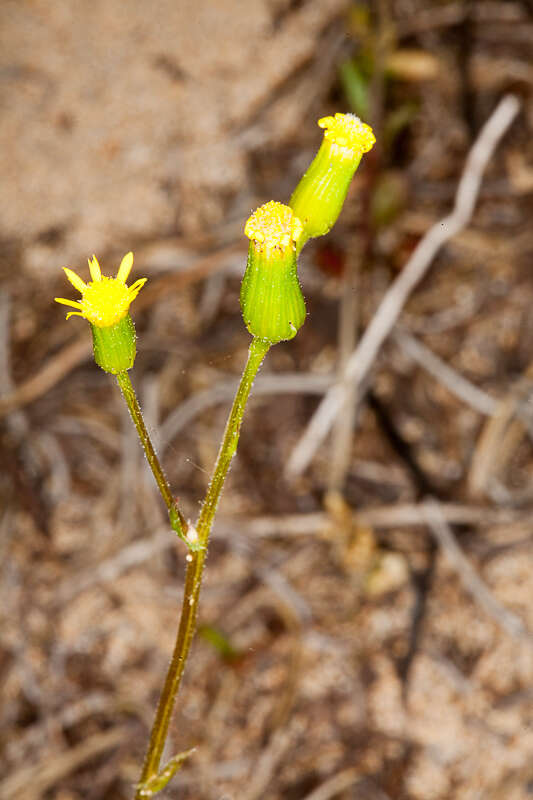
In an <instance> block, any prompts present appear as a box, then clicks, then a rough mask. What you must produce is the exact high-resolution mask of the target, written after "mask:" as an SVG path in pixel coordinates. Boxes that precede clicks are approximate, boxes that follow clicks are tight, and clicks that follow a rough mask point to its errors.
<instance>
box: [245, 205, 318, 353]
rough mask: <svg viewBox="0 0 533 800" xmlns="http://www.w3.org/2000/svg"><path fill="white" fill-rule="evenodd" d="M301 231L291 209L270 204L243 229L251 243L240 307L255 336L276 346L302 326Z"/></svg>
mask: <svg viewBox="0 0 533 800" xmlns="http://www.w3.org/2000/svg"><path fill="white" fill-rule="evenodd" d="M302 230H303V226H302V223H301V221H300V220H299V219H298V217H296V216H295V214H294V212H293V211H292V209H291V208H289V206H285V205H283V203H277V202H275V201H273V200H272V201H271V202H270V203H266V204H265V205H264V206H261V207H260V208H258V209H257V211H255V212H254V213H253V214H252V216H251V217H250V219H249V220H248V222H247V223H246V225H245V228H244V232H245V234H246V236H248V238H249V239H250V247H249V249H248V264H247V266H246V272H245V274H244V278H243V281H242V286H241V308H242V313H243V317H244V321H245V323H246V327H247V328H248V330H249V331H250V333H251V334H252V335H253V336H257V337H258V338H260V339H264V340H265V341H268V342H270V343H271V344H275V343H276V342H281V341H283V340H285V339H292V337H293V336H295V335H296V333H297V332H298V329H299V328H301V326H302V325H303V323H304V321H305V302H304V299H303V296H302V291H301V289H300V285H299V283H298V276H297V274H296V245H297V242H298V239H299V238H300V236H301V234H302Z"/></svg>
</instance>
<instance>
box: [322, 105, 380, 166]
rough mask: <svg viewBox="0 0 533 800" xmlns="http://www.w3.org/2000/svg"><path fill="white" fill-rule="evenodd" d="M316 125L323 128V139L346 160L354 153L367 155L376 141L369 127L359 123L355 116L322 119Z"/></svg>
mask: <svg viewBox="0 0 533 800" xmlns="http://www.w3.org/2000/svg"><path fill="white" fill-rule="evenodd" d="M318 125H319V127H320V128H324V138H325V139H327V140H328V141H329V142H331V144H332V145H333V146H336V148H338V151H339V155H343V156H344V157H346V158H348V157H349V158H352V157H353V156H354V154H356V153H368V151H369V150H372V147H373V146H374V144H375V141H376V137H375V136H374V132H373V131H372V128H371V127H370V125H366V124H365V123H364V122H361V120H360V119H359V117H356V116H355V114H335V116H334V117H322V119H319V120H318Z"/></svg>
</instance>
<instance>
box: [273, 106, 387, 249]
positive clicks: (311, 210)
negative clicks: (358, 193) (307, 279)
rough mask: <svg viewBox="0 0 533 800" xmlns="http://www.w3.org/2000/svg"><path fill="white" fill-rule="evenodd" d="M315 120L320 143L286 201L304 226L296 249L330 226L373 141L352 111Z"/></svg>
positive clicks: (363, 124)
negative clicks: (289, 198)
mask: <svg viewBox="0 0 533 800" xmlns="http://www.w3.org/2000/svg"><path fill="white" fill-rule="evenodd" d="M318 124H319V126H320V127H321V128H324V139H323V141H322V145H321V146H320V149H319V151H318V153H317V155H316V157H315V159H314V161H313V162H312V163H311V165H310V167H309V169H308V170H307V172H306V173H305V175H304V176H303V178H302V179H301V181H300V183H299V184H298V186H297V187H296V189H295V190H294V193H293V195H292V197H291V200H290V203H289V205H290V207H291V208H292V210H293V211H294V213H295V214H296V215H297V217H299V219H301V220H302V223H303V227H304V229H303V233H302V236H301V237H300V240H299V242H298V247H297V250H298V252H299V251H300V250H301V248H302V247H303V245H304V244H305V242H306V241H307V240H308V239H310V238H312V237H315V236H323V235H324V234H325V233H327V232H328V231H329V230H331V228H332V227H333V225H334V224H335V222H336V221H337V218H338V216H339V214H340V212H341V209H342V206H343V203H344V200H345V198H346V193H347V191H348V187H349V185H350V181H351V180H352V178H353V175H354V173H355V171H356V169H357V167H358V166H359V162H360V161H361V158H362V156H363V153H367V152H368V151H369V150H371V149H372V147H373V145H374V143H375V141H376V139H375V137H374V134H373V132H372V128H370V126H369V125H365V123H364V122H361V120H360V119H359V117H356V116H355V115H354V114H335V116H334V117H323V118H322V119H319V120H318Z"/></svg>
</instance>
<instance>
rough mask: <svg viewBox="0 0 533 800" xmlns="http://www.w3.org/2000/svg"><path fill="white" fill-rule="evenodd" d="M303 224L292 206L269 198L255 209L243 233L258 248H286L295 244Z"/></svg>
mask: <svg viewBox="0 0 533 800" xmlns="http://www.w3.org/2000/svg"><path fill="white" fill-rule="evenodd" d="M302 230H303V225H302V223H301V222H300V220H299V219H298V217H297V216H295V214H294V212H293V210H292V208H289V206H285V205H283V203H278V202H276V201H275V200H271V201H270V202H269V203H265V205H264V206H260V208H258V209H257V211H255V212H254V213H253V214H252V216H251V217H250V218H249V220H248V221H247V223H246V225H245V226H244V233H245V234H246V236H247V237H248V238H249V239H251V240H252V241H253V242H254V244H255V245H256V247H257V248H258V249H260V250H266V251H268V250H273V249H274V248H276V249H278V250H286V249H287V248H288V247H289V246H293V247H294V245H295V243H296V242H297V241H298V239H299V238H300V236H301V233H302Z"/></svg>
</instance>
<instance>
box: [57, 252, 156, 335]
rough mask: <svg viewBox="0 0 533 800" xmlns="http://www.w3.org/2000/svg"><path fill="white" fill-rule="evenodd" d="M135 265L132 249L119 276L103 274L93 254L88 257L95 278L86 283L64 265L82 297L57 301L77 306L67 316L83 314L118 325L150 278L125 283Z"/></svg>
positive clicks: (100, 322)
mask: <svg viewBox="0 0 533 800" xmlns="http://www.w3.org/2000/svg"><path fill="white" fill-rule="evenodd" d="M132 265H133V253H127V254H126V255H125V256H124V258H123V259H122V261H121V262H120V267H119V268H118V272H117V277H116V278H108V277H106V276H105V275H102V273H101V271H100V264H99V263H98V261H97V260H96V256H93V257H92V258H90V259H89V271H90V273H91V278H92V281H91V282H90V283H85V281H82V279H81V278H80V276H79V275H76V273H75V272H73V271H72V270H71V269H69V268H68V267H63V269H64V270H65V275H66V276H67V278H68V279H69V281H70V282H71V284H72V285H73V286H74V288H75V289H77V290H78V291H79V292H81V300H80V301H76V300H66V299H65V298H64V297H56V298H55V301H56V303H62V304H63V305H64V306H71V307H72V308H75V309H76V311H70V312H69V313H68V314H67V319H69V317H72V316H78V317H84V319H86V320H88V321H89V322H90V323H91V324H92V325H96V327H98V328H108V327H110V326H111V325H116V324H117V322H120V320H121V319H123V318H124V317H125V316H126V314H127V313H128V309H129V307H130V305H131V303H133V301H134V300H135V298H136V297H137V295H138V294H139V292H140V291H141V289H142V287H143V286H144V284H145V283H146V281H147V278H140V279H139V280H137V281H135V283H133V284H132V285H131V286H126V280H127V279H128V275H129V274H130V272H131V267H132Z"/></svg>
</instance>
